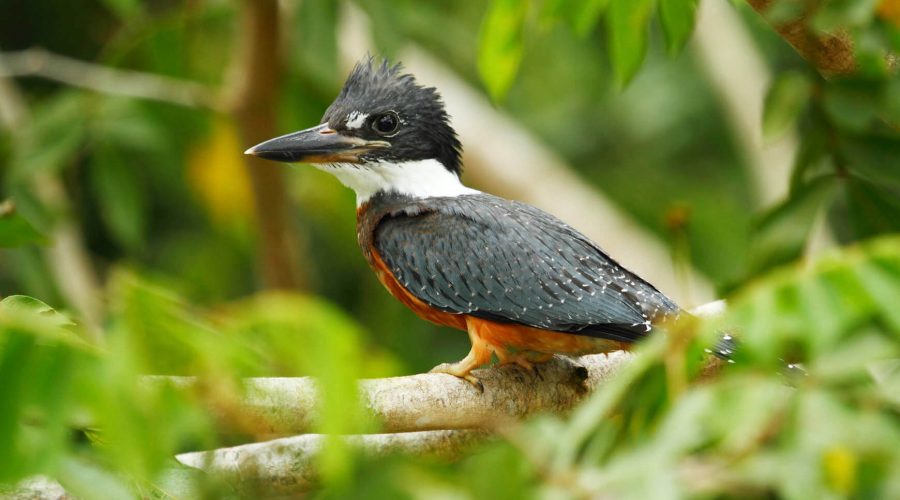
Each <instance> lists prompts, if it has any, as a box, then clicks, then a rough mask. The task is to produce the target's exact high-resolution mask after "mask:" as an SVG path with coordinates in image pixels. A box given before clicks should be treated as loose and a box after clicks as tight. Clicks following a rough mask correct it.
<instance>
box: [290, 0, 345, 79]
mask: <svg viewBox="0 0 900 500" xmlns="http://www.w3.org/2000/svg"><path fill="white" fill-rule="evenodd" d="M292 19H293V20H294V23H295V26H296V30H295V32H294V33H293V34H292V36H291V37H290V39H291V40H292V41H293V46H294V50H293V51H292V53H293V54H295V55H296V57H292V58H291V60H292V61H295V62H296V63H297V64H298V66H297V67H298V68H302V74H303V76H304V77H305V78H309V79H311V80H312V81H313V82H315V83H316V84H317V85H318V86H319V88H321V89H323V90H327V91H328V92H330V91H331V89H332V88H334V87H335V86H336V85H337V84H338V83H339V82H338V81H337V78H338V46H337V21H338V2H336V1H335V0H319V1H316V2H301V3H300V6H299V7H298V11H297V13H296V14H295V15H294V16H292Z"/></svg>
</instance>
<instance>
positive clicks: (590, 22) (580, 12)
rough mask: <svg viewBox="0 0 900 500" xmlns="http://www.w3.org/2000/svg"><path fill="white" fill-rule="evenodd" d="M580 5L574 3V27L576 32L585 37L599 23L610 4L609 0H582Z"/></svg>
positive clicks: (572, 8) (572, 11)
mask: <svg viewBox="0 0 900 500" xmlns="http://www.w3.org/2000/svg"><path fill="white" fill-rule="evenodd" d="M578 3H579V5H573V6H571V8H570V9H569V12H571V13H572V14H571V16H572V18H571V22H572V27H573V28H574V29H575V33H576V34H578V35H579V36H581V37H585V36H587V35H588V33H590V32H591V30H593V29H594V27H595V26H596V25H597V21H598V20H599V19H600V16H601V15H602V14H603V11H605V10H606V8H607V6H608V5H609V0H581V2H578Z"/></svg>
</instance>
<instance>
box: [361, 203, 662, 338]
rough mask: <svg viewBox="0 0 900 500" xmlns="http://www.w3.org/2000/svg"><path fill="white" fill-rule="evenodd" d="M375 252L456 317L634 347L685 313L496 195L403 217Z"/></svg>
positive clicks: (544, 217) (388, 224)
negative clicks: (657, 325)
mask: <svg viewBox="0 0 900 500" xmlns="http://www.w3.org/2000/svg"><path fill="white" fill-rule="evenodd" d="M375 246H376V248H377V250H378V252H379V254H380V255H381V258H382V259H383V260H384V262H385V264H387V266H388V267H389V268H390V269H391V271H392V272H393V273H394V275H395V276H396V277H397V279H398V280H399V281H400V283H401V284H402V285H403V286H404V287H406V288H407V289H408V290H409V291H410V293H412V294H413V295H415V296H416V297H417V298H419V299H420V300H422V301H423V302H425V303H426V304H428V305H430V306H432V307H436V308H438V309H440V310H442V311H446V312H451V313H456V314H469V315H472V316H475V317H479V318H484V319H491V320H495V321H501V322H513V323H520V324H523V325H528V326H532V327H537V328H543V329H547V330H555V331H560V332H570V333H577V334H582V335H590V336H597V337H605V338H611V339H614V340H622V341H634V340H637V339H639V338H641V337H643V336H644V335H645V334H646V333H647V332H648V331H649V330H650V325H651V323H652V322H653V321H654V320H656V319H661V318H663V317H665V316H666V315H669V314H676V313H677V311H678V307H677V306H676V305H675V304H674V303H673V302H672V301H671V300H669V299H668V298H667V297H666V296H665V295H663V294H662V293H660V292H659V291H658V290H656V289H655V288H654V287H653V286H652V285H650V284H649V283H647V282H645V281H643V280H642V279H640V278H638V277H637V276H635V275H634V274H633V273H631V272H630V271H628V270H627V269H625V268H623V267H621V266H620V265H619V264H617V263H616V262H615V261H613V260H612V259H610V258H609V257H608V256H607V255H606V254H604V253H603V251H601V250H600V249H599V248H598V247H597V245H596V244H594V243H593V242H591V241H590V240H589V239H588V238H587V237H585V236H584V235H582V234H581V233H579V232H578V231H576V230H574V229H572V228H571V227H569V226H567V225H566V224H565V223H563V222H562V221H560V220H558V219H556V218H555V217H553V216H551V215H549V214H547V213H545V212H542V211H541V210H538V209H536V208H534V207H531V206H528V205H525V204H522V203H517V202H512V201H509V200H504V199H502V198H497V197H494V196H490V195H485V194H479V195H467V196H460V197H455V198H438V199H432V200H428V201H427V202H426V204H424V206H422V205H420V206H419V207H418V208H417V210H416V211H415V212H414V213H405V212H398V213H395V214H394V215H392V216H389V217H387V218H385V219H384V220H383V221H382V222H381V223H380V224H379V226H378V227H377V229H376V232H375Z"/></svg>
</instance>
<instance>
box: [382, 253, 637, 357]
mask: <svg viewBox="0 0 900 500" xmlns="http://www.w3.org/2000/svg"><path fill="white" fill-rule="evenodd" d="M372 262H373V268H374V270H375V274H376V275H377V276H378V280H379V281H381V283H382V284H383V285H384V286H385V288H387V289H388V291H389V292H391V295H393V296H394V297H396V298H397V300H399V301H400V302H402V303H403V305H405V306H406V307H408V308H410V309H412V311H413V312H414V313H416V315H418V316H419V317H420V318H422V319H424V320H426V321H430V322H432V323H436V324H438V325H442V326H449V327H452V328H457V329H459V330H463V331H466V330H469V329H470V328H471V329H473V330H474V331H473V332H471V333H472V334H474V335H477V336H478V337H480V338H481V339H483V340H484V341H485V342H487V343H488V344H490V345H491V346H493V347H495V348H496V349H497V350H500V349H502V350H503V351H508V350H516V351H533V352H541V353H566V354H587V353H597V352H611V351H617V350H622V349H628V347H629V344H628V343H625V342H616V341H613V340H608V339H601V338H596V337H588V336H585V335H575V334H572V333H563V332H555V331H552V330H542V329H540V328H533V327H530V326H525V325H520V324H516V323H498V322H496V321H490V320H486V319H480V318H476V317H474V316H469V315H465V314H451V313H448V312H444V311H441V310H439V309H435V308H434V307H431V306H429V305H428V304H426V303H424V302H422V301H421V300H420V299H419V298H418V297H416V296H414V295H413V294H411V293H410V292H409V290H407V289H406V288H405V287H404V286H403V285H401V284H400V282H399V281H397V279H396V278H395V277H394V275H393V274H392V273H391V272H390V271H389V270H388V268H387V265H385V263H384V261H383V260H382V259H381V256H380V255H378V252H375V251H373V252H372Z"/></svg>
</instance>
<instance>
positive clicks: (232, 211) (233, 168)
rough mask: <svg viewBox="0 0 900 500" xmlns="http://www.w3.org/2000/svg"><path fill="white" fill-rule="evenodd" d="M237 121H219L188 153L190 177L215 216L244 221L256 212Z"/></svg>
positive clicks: (226, 221) (221, 219) (228, 223)
mask: <svg viewBox="0 0 900 500" xmlns="http://www.w3.org/2000/svg"><path fill="white" fill-rule="evenodd" d="M240 151H242V149H241V147H240V141H239V140H238V135H237V131H236V130H235V128H234V124H233V123H231V122H230V121H227V120H225V119H224V118H223V119H219V120H217V121H216V122H215V123H214V124H213V127H212V133H211V135H210V137H209V138H208V139H207V140H206V141H204V142H203V143H201V144H199V145H197V146H196V147H194V148H193V149H192V150H190V151H189V152H188V156H187V168H188V178H189V180H190V182H191V186H192V187H193V188H194V191H195V192H196V193H197V194H198V195H199V197H200V200H201V201H202V202H203V204H204V206H205V207H206V209H207V210H208V211H209V213H210V215H212V217H213V219H214V220H215V221H216V222H217V223H219V224H222V225H224V226H231V225H234V224H242V223H244V222H246V221H247V220H248V219H249V218H250V217H251V216H252V214H253V198H252V196H253V195H252V194H251V192H250V179H249V177H248V176H247V171H246V168H245V166H244V162H243V161H242V159H241V155H240Z"/></svg>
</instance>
